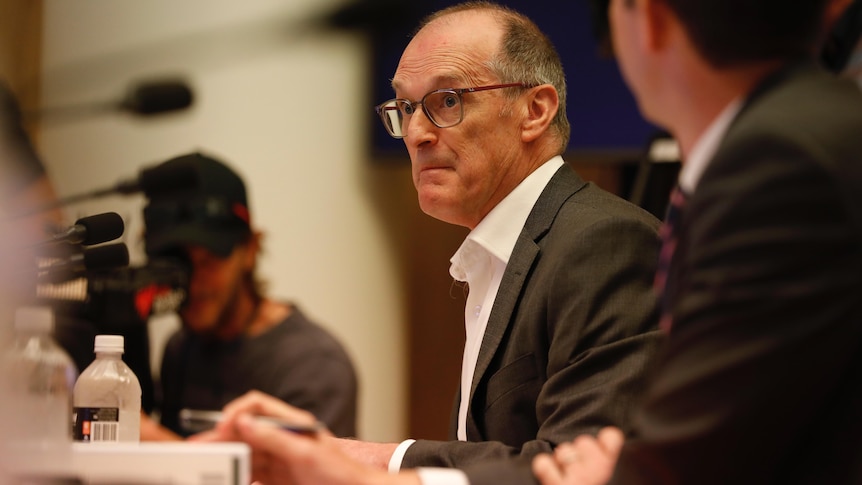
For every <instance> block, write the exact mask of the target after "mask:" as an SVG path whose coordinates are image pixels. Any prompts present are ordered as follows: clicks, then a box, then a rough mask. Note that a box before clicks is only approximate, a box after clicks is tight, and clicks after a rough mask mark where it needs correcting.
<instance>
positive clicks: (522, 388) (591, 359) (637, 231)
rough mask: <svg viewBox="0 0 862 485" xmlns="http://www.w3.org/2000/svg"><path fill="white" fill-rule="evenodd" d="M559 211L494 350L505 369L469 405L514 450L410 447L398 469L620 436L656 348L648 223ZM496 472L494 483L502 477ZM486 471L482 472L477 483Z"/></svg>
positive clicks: (653, 248) (454, 444)
mask: <svg viewBox="0 0 862 485" xmlns="http://www.w3.org/2000/svg"><path fill="white" fill-rule="evenodd" d="M563 210H564V211H569V210H571V211H574V213H566V214H561V216H559V217H558V221H557V222H555V225H554V227H553V228H552V229H551V231H550V232H549V233H548V234H547V235H546V236H545V238H543V239H541V240H540V241H539V242H538V245H539V248H537V250H538V251H539V254H540V255H539V257H538V258H537V262H536V265H535V267H534V268H533V269H531V271H532V274H531V276H530V278H529V281H528V282H527V283H526V286H525V290H524V291H523V296H522V301H520V302H519V304H518V309H517V310H516V317H515V318H516V320H517V321H518V322H517V323H516V324H515V325H514V326H513V329H512V332H513V333H512V334H511V335H507V336H506V337H505V339H504V340H505V342H506V343H505V345H504V346H501V348H504V350H502V351H501V353H502V357H501V358H503V359H504V360H507V365H504V366H502V367H501V368H500V369H499V370H497V371H496V373H495V374H494V375H493V376H491V377H490V378H489V380H488V383H487V387H485V388H483V389H482V391H481V392H480V391H477V394H482V395H484V396H485V398H484V400H482V399H480V400H479V401H476V400H474V401H473V403H472V405H477V407H479V408H481V411H479V412H480V413H481V414H482V416H483V419H482V424H481V426H484V427H485V429H484V430H483V431H484V432H485V433H486V435H487V436H500V437H502V438H501V439H508V440H510V442H512V443H517V442H519V443H522V444H520V445H510V444H507V443H506V442H504V441H501V440H498V441H481V442H479V441H477V442H459V441H449V442H438V441H425V440H419V441H417V442H416V443H414V444H413V445H412V446H411V447H410V448H409V449H408V451H407V453H406V454H405V458H404V461H403V466H405V467H411V466H443V467H459V468H462V467H465V466H468V465H472V464H476V463H478V462H482V461H484V460H489V459H501V458H516V457H519V458H521V459H524V460H529V459H530V458H532V457H533V456H535V455H536V454H538V453H540V452H547V451H550V450H552V449H553V447H554V446H555V445H556V444H558V443H561V442H563V441H568V440H571V439H572V438H574V437H575V436H577V435H579V434H582V433H594V432H596V431H597V430H598V429H600V428H601V427H603V426H607V425H615V426H620V427H623V428H628V425H629V422H630V410H631V409H632V407H633V404H634V402H635V401H636V399H637V398H638V397H639V396H640V393H641V391H642V381H643V376H644V372H645V369H646V368H647V361H648V360H649V359H650V358H651V357H652V356H653V355H654V352H655V350H656V347H657V345H658V342H659V334H658V331H657V330H656V321H657V315H656V299H655V294H654V292H653V289H652V279H653V275H654V271H655V262H656V253H657V236H656V232H655V229H656V227H655V221H654V219H652V218H649V219H635V218H632V217H630V216H626V217H613V216H611V217H609V216H608V215H607V214H606V213H604V212H603V211H595V210H594V208H590V210H583V208H578V207H574V208H573V207H569V208H566V207H564V208H563ZM627 210H628V211H630V210H631V208H628V209H627ZM624 213H627V212H624ZM627 214H628V213H627ZM629 215H630V214H629ZM519 244H520V243H519ZM507 271H508V270H507ZM501 291H503V290H502V286H501ZM498 298H499V296H498ZM486 337H487V334H486ZM509 355H512V356H514V357H513V358H511V359H507V356H509ZM519 355H520V356H522V357H518V356H519ZM531 366H532V367H531ZM503 376H506V377H505V379H502V377H503ZM497 380H505V381H507V382H496V381H497ZM498 386H499V387H498ZM520 394H522V395H523V396H529V397H532V400H530V399H529V398H526V397H525V398H523V399H521V398H518V396H519V395H520ZM471 412H474V413H475V412H476V411H475V410H473V411H471ZM522 438H523V439H522ZM519 440H520V441H519ZM498 470H499V471H500V472H501V473H497V475H498V477H497V478H498V479H502V480H506V479H509V478H511V476H510V474H509V473H508V472H505V471H503V469H502V468H498ZM492 471H493V469H488V468H483V469H482V472H481V474H482V477H487V476H488V475H489V473H490V472H492ZM476 473H480V472H476ZM472 480H476V481H475V482H473V483H483V482H485V481H487V479H485V478H482V479H480V478H479V477H473V478H472Z"/></svg>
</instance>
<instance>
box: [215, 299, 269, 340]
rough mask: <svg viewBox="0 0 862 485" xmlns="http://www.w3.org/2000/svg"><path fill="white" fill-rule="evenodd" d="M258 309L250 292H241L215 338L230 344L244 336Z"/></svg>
mask: <svg viewBox="0 0 862 485" xmlns="http://www.w3.org/2000/svg"><path fill="white" fill-rule="evenodd" d="M259 307H260V305H259V304H258V303H257V302H256V301H255V298H254V297H253V296H252V295H251V293H250V292H248V291H241V292H240V293H239V294H238V295H237V296H236V301H235V302H234V304H233V309H232V311H231V312H230V313H229V314H228V315H226V317H227V318H226V320H224V321H223V323H222V324H221V325H219V328H218V329H217V330H216V333H215V336H216V338H218V339H219V340H221V341H223V342H230V341H232V340H235V339H237V338H238V337H239V336H241V335H244V334H246V333H247V330H248V328H249V327H251V326H252V325H253V324H254V321H255V319H256V318H257V315H258V313H259V311H258V309H259Z"/></svg>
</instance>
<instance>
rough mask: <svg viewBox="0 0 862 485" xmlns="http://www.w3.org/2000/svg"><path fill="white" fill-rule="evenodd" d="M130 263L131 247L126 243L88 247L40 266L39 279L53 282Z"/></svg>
mask: <svg viewBox="0 0 862 485" xmlns="http://www.w3.org/2000/svg"><path fill="white" fill-rule="evenodd" d="M128 265H129V248H127V247H126V244H125V243H117V244H108V245H105V246H97V247H93V248H86V249H84V250H83V251H81V252H80V253H77V254H73V255H72V256H69V257H68V258H66V259H63V260H60V261H56V262H53V263H51V264H48V265H46V266H43V267H40V268H38V271H39V275H38V277H39V280H40V281H48V282H52V283H59V282H64V281H69V280H72V279H75V278H78V277H81V276H84V274H86V273H87V272H90V271H100V270H105V269H113V268H120V267H124V266H128Z"/></svg>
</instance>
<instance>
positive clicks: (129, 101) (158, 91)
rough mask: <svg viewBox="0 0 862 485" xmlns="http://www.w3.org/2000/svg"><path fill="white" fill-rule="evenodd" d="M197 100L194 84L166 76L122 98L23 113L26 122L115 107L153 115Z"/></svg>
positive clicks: (112, 109)
mask: <svg viewBox="0 0 862 485" xmlns="http://www.w3.org/2000/svg"><path fill="white" fill-rule="evenodd" d="M193 102H194V96H193V94H192V90H191V88H190V87H189V86H188V85H187V84H186V83H185V82H184V81H182V80H178V79H163V80H156V81H147V82H141V83H138V84H134V85H132V86H131V87H130V88H129V89H128V90H127V92H126V94H125V96H124V97H123V98H122V99H120V100H119V101H116V100H114V101H103V102H95V103H86V104H80V105H72V106H55V107H49V108H43V109H41V110H35V111H28V112H25V113H23V118H24V120H25V121H26V122H27V123H30V122H34V121H43V122H44V121H49V120H51V119H74V118H80V117H85V116H89V115H99V114H104V113H107V112H112V111H120V112H126V113H131V114H133V115H137V116H145V117H146V116H153V115H158V114H161V113H169V112H171V111H179V110H183V109H186V108H188V107H189V106H191V105H192V103H193Z"/></svg>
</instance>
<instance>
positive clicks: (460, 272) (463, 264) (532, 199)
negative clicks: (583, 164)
mask: <svg viewBox="0 0 862 485" xmlns="http://www.w3.org/2000/svg"><path fill="white" fill-rule="evenodd" d="M563 163H565V162H564V161H563V157H561V156H556V157H554V158H552V159H550V160H548V161H547V162H545V163H544V164H542V165H541V166H540V167H539V168H537V169H536V170H534V171H533V173H531V174H530V175H528V176H527V178H525V179H524V180H522V181H521V183H520V184H518V186H517V187H515V188H514V190H512V191H511V192H509V195H507V196H506V197H505V198H504V199H503V200H501V201H500V202H499V203H498V204H497V205H496V206H495V207H494V208H493V209H491V212H489V213H488V215H486V216H485V217H484V218H483V219H482V220H481V221H479V224H478V225H477V226H476V227H475V228H473V230H472V231H470V234H468V235H467V238H466V239H465V240H464V242H463V243H462V244H461V247H459V248H458V251H456V252H455V255H454V256H452V259H450V262H451V263H452V266H451V267H450V268H449V273H450V274H451V275H452V277H453V278H455V279H456V280H458V281H466V274H467V271H468V268H469V262H468V259H472V258H465V255H466V254H469V253H470V252H472V249H471V247H472V246H474V245H478V246H479V247H481V248H483V249H484V250H485V251H487V252H488V253H489V254H490V255H491V256H494V257H495V258H497V259H498V260H500V261H502V262H503V264H508V263H509V258H510V257H511V256H512V250H514V249H515V243H516V242H517V241H518V235H520V234H521V229H523V227H524V224H525V223H526V222H527V217H529V216H530V212H532V210H533V206H534V205H536V201H537V200H539V196H540V195H542V191H543V190H545V186H547V185H548V182H550V180H551V178H552V177H553V176H554V174H555V173H557V170H558V169H559V168H560V167H561V166H562V165H563Z"/></svg>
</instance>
